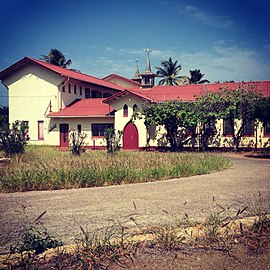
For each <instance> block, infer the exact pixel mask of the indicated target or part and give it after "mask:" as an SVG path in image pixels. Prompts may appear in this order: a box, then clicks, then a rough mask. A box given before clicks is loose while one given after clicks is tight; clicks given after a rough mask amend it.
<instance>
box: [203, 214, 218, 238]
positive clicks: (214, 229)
mask: <svg viewBox="0 0 270 270" xmlns="http://www.w3.org/2000/svg"><path fill="white" fill-rule="evenodd" d="M221 223H222V220H221V217H220V215H219V213H216V212H212V213H210V215H209V217H208V219H207V221H206V225H207V229H206V235H207V236H208V237H210V238H211V239H216V238H217V237H218V229H219V227H220V225H221Z"/></svg>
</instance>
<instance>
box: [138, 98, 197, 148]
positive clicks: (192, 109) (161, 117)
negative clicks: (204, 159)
mask: <svg viewBox="0 0 270 270" xmlns="http://www.w3.org/2000/svg"><path fill="white" fill-rule="evenodd" d="M196 111H197V108H196V103H192V102H190V103H185V102H183V101H181V100H178V101H165V102H162V103H151V104H147V105H145V106H143V107H142V109H141V114H142V116H143V117H144V124H145V126H146V128H147V129H148V128H150V126H152V125H160V126H164V128H165V129H166V137H167V138H168V140H169V143H170V146H171V149H172V150H176V149H177V148H179V147H180V148H181V147H182V146H183V145H185V144H186V143H188V142H189V141H190V140H191V139H192V138H194V137H195V136H196V127H197V124H198V118H197V117H196ZM187 130H189V131H190V132H191V136H189V135H188V134H187V132H186V131H187Z"/></svg>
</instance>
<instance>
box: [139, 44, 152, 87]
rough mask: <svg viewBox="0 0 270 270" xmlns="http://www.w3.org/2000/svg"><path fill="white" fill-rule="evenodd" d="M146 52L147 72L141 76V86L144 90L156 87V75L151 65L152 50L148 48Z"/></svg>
mask: <svg viewBox="0 0 270 270" xmlns="http://www.w3.org/2000/svg"><path fill="white" fill-rule="evenodd" d="M145 52H146V67H145V71H144V72H143V73H141V74H140V76H141V84H142V88H151V87H153V86H154V85H155V77H156V74H154V73H153V72H152V71H151V63H150V52H151V50H150V49H149V48H147V49H146V50H145Z"/></svg>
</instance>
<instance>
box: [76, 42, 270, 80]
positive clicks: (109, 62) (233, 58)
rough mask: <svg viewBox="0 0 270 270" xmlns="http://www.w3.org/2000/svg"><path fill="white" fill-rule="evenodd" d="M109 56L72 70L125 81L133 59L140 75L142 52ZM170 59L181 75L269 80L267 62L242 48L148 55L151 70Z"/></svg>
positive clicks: (218, 46) (126, 51)
mask: <svg viewBox="0 0 270 270" xmlns="http://www.w3.org/2000/svg"><path fill="white" fill-rule="evenodd" d="M111 49H112V50H111V51H113V53H111V52H107V53H106V50H101V51H102V53H103V55H100V54H99V55H98V56H96V57H95V58H84V59H80V61H78V60H77V61H73V63H74V64H75V63H76V67H75V66H74V68H77V69H79V70H81V71H82V72H84V73H87V74H90V75H93V76H97V77H105V76H107V75H108V74H111V73H116V74H119V75H122V76H125V77H127V78H132V77H133V74H134V72H135V65H136V58H138V60H139V68H140V71H141V72H142V71H143V70H144V68H145V63H146V53H145V49H143V48H142V49H134V48H131V49H127V48H121V49H115V48H111ZM100 53H101V52H100ZM169 57H171V58H172V59H173V61H176V60H178V63H179V64H181V66H182V71H181V74H182V75H187V76H189V75H190V74H189V70H194V69H200V70H201V72H202V73H204V74H205V78H206V79H208V80H210V81H211V82H215V81H220V82H223V81H227V80H228V81H230V80H234V81H242V80H245V81H249V80H253V81H255V80H269V79H270V78H269V74H270V63H269V61H266V60H265V58H264V55H263V52H262V51H259V50H252V49H247V48H245V49H243V48H240V47H237V46H226V42H224V41H219V42H215V43H214V44H213V46H212V47H211V48H209V49H208V50H202V51H197V52H189V51H186V52H180V49H179V48H168V49H164V50H162V49H159V48H153V49H152V52H151V54H150V59H151V65H152V71H153V72H155V66H159V65H160V62H161V60H164V59H168V58H169Z"/></svg>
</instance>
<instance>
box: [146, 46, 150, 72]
mask: <svg viewBox="0 0 270 270" xmlns="http://www.w3.org/2000/svg"><path fill="white" fill-rule="evenodd" d="M145 52H146V54H147V55H146V67H145V72H147V73H152V71H151V64H150V52H152V51H151V50H150V49H149V48H146V50H145Z"/></svg>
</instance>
